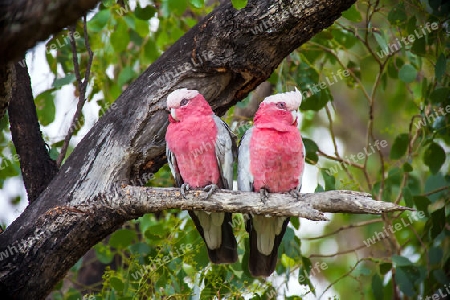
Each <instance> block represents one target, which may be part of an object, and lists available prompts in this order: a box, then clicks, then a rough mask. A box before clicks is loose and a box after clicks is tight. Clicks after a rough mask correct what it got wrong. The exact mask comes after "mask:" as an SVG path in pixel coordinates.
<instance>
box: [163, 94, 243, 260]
mask: <svg viewBox="0 0 450 300" xmlns="http://www.w3.org/2000/svg"><path fill="white" fill-rule="evenodd" d="M167 108H168V110H170V114H169V126H168V127H167V133H166V143H167V147H166V154H167V161H168V163H169V166H170V169H171V171H172V175H173V176H174V178H175V181H176V183H177V185H178V186H180V187H181V193H182V194H183V196H184V195H185V192H186V190H188V189H189V188H204V189H205V191H208V197H209V196H210V195H211V194H212V193H213V192H214V190H216V189H217V188H223V189H233V160H234V158H235V157H236V154H237V147H236V141H235V136H234V134H233V133H232V132H231V130H230V129H229V127H228V126H227V124H226V123H225V122H223V121H222V120H221V119H220V118H219V117H217V116H216V115H215V114H214V112H213V111H212V109H211V107H210V106H209V104H208V102H207V101H206V100H205V98H204V97H203V95H201V94H200V93H199V92H198V91H196V90H188V89H185V88H183V89H178V90H175V91H173V92H172V93H171V94H169V96H168V97H167ZM189 215H190V216H191V218H192V220H193V221H194V223H195V226H196V228H197V230H198V231H199V232H200V235H201V236H202V238H203V240H204V241H205V244H206V247H207V248H208V255H209V259H210V260H211V262H213V263H216V264H220V263H233V262H235V261H236V260H237V243H236V239H235V237H234V234H233V228H232V226H231V224H232V220H231V217H232V215H231V213H209V212H204V211H189Z"/></svg>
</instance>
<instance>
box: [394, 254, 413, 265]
mask: <svg viewBox="0 0 450 300" xmlns="http://www.w3.org/2000/svg"><path fill="white" fill-rule="evenodd" d="M392 261H393V262H394V263H395V266H396V267H404V266H411V265H412V262H411V261H410V260H409V259H407V258H406V257H404V256H400V255H392Z"/></svg>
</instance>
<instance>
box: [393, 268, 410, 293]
mask: <svg viewBox="0 0 450 300" xmlns="http://www.w3.org/2000/svg"><path fill="white" fill-rule="evenodd" d="M395 280H396V282H397V283H398V285H399V287H400V290H401V291H402V292H403V293H405V294H406V295H408V296H410V297H412V296H414V290H413V288H412V286H413V283H412V282H411V281H410V280H409V278H408V275H407V273H406V272H405V271H404V270H403V269H402V268H397V269H396V270H395Z"/></svg>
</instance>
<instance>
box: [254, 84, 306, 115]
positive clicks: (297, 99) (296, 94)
mask: <svg viewBox="0 0 450 300" xmlns="http://www.w3.org/2000/svg"><path fill="white" fill-rule="evenodd" d="M271 102H275V103H277V102H285V103H286V106H287V108H288V109H289V110H298V108H299V106H300V104H302V93H301V92H300V91H299V90H298V89H297V87H296V88H295V91H292V92H286V93H281V94H275V95H272V96H269V97H267V98H266V99H264V101H263V103H271Z"/></svg>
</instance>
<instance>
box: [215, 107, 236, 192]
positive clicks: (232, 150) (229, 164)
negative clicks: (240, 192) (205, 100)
mask: <svg viewBox="0 0 450 300" xmlns="http://www.w3.org/2000/svg"><path fill="white" fill-rule="evenodd" d="M214 122H215V123H216V127H217V138H216V145H215V151H216V159H217V165H218V166H219V170H220V178H221V182H222V185H223V186H222V188H224V189H230V190H232V189H233V162H234V159H235V158H236V156H237V146H236V136H235V135H234V133H233V132H232V131H231V129H230V127H228V125H227V123H225V122H224V121H222V119H221V118H219V117H218V116H216V115H214Z"/></svg>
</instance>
